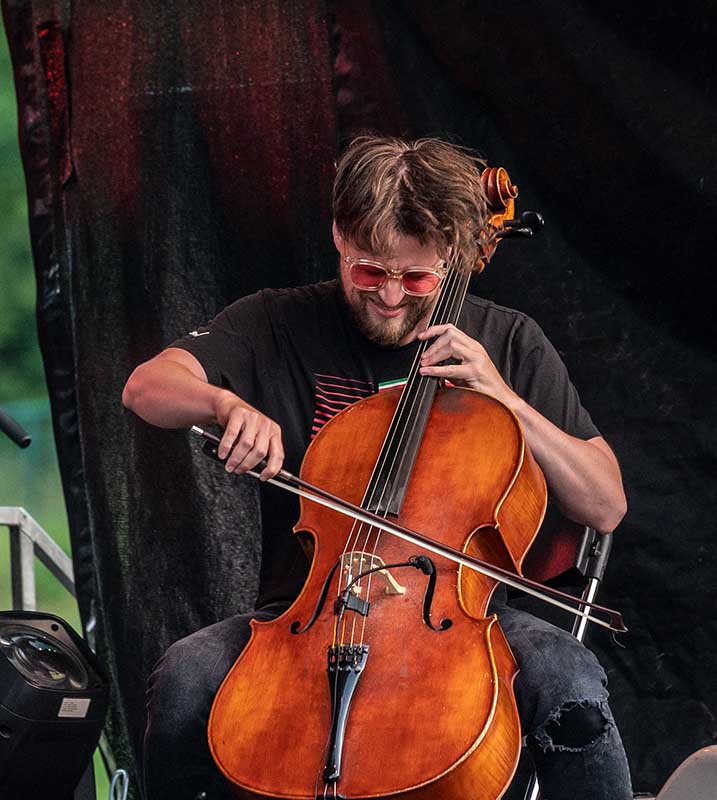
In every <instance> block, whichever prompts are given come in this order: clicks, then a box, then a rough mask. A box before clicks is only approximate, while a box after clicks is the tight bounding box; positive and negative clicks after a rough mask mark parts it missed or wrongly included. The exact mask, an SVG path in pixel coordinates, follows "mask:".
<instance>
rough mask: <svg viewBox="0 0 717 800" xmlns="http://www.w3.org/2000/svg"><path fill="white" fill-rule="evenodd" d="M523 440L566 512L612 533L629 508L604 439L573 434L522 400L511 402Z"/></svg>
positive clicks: (596, 527) (583, 522)
mask: <svg viewBox="0 0 717 800" xmlns="http://www.w3.org/2000/svg"><path fill="white" fill-rule="evenodd" d="M511 405H512V410H513V411H514V412H515V414H516V415H517V417H518V419H519V420H520V423H521V425H522V427H523V431H524V433H525V438H526V441H527V443H528V446H529V447H530V449H531V451H532V453H533V455H534V456H535V458H536V460H537V462H538V464H540V467H541V469H542V470H543V472H544V474H545V480H546V481H547V483H548V487H549V489H550V492H551V494H552V495H553V497H554V499H555V500H556V502H557V503H558V505H559V506H560V508H561V510H562V511H563V513H564V514H565V515H566V516H567V517H569V518H570V519H572V520H574V521H575V522H579V523H580V524H582V525H590V526H591V527H593V528H595V529H596V530H598V531H600V532H601V533H610V532H611V531H613V530H614V529H615V528H616V527H617V525H618V524H619V522H620V520H621V519H622V518H623V516H624V515H625V511H626V510H627V502H626V500H625V493H624V490H623V486H622V477H621V475H620V468H619V467H618V464H617V461H616V460H615V457H614V456H613V455H612V453H611V451H610V450H609V448H607V446H606V445H604V443H602V440H600V443H598V441H584V440H582V439H577V438H575V437H574V436H570V435H569V434H567V433H565V432H564V431H562V430H560V428H558V427H556V426H555V425H553V423H552V422H550V421H549V420H547V419H546V418H545V417H543V416H542V415H541V414H539V413H538V412H537V411H536V410H535V409H534V408H531V406H530V405H528V404H527V403H526V402H525V401H524V400H520V399H518V400H516V402H515V403H513V404H511Z"/></svg>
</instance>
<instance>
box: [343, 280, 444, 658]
mask: <svg viewBox="0 0 717 800" xmlns="http://www.w3.org/2000/svg"><path fill="white" fill-rule="evenodd" d="M455 273H456V270H455V268H449V273H448V275H447V278H446V282H445V283H444V286H443V287H442V291H441V292H440V294H439V297H438V301H437V303H436V307H434V310H433V312H432V314H431V324H433V321H434V320H436V319H440V317H441V316H442V314H443V313H445V312H444V310H443V307H444V306H445V305H446V303H448V305H449V306H450V305H451V294H452V293H454V290H453V288H452V284H453V283H454V281H453V280H452V279H453V278H454V276H455ZM446 298H448V299H447V300H446ZM426 346H427V342H421V344H420V346H419V348H418V349H417V351H416V355H415V357H414V359H413V363H412V365H411V368H410V370H409V375H408V379H407V387H408V389H409V391H404V393H403V394H402V395H401V398H400V400H399V404H398V407H397V409H396V411H395V412H394V416H393V419H392V421H391V425H390V426H389V429H388V431H387V434H386V437H385V438H384V441H383V444H382V446H381V451H380V453H381V455H380V456H379V459H378V461H377V463H376V464H375V465H374V468H373V470H372V473H371V477H370V478H369V482H368V485H367V489H366V492H365V494H364V499H363V501H362V506H364V507H365V506H366V504H369V505H370V504H371V503H373V502H374V501H375V499H376V492H377V491H378V487H379V483H380V481H379V476H380V475H381V474H382V472H384V471H385V466H386V463H387V460H388V458H389V457H390V451H391V448H392V446H393V445H394V443H395V440H396V435H397V433H398V431H400V430H401V428H402V427H403V428H404V431H403V433H401V439H400V441H399V443H398V445H397V446H396V447H397V449H400V444H401V442H402V441H403V437H404V436H405V433H406V431H405V427H406V418H407V415H408V418H410V415H411V414H412V411H413V408H414V407H415V403H416V397H413V398H412V397H411V394H410V390H411V386H412V384H414V383H415V375H416V373H417V371H418V368H419V364H420V358H421V355H422V354H423V351H424V350H425V348H426ZM414 395H415V390H414ZM395 461H396V455H394V457H393V463H392V465H391V468H390V469H393V468H394V466H395ZM390 469H389V471H388V472H389V473H390ZM387 487H388V482H387V480H384V481H383V487H382V492H381V497H380V498H379V502H381V501H382V500H383V497H384V495H385V492H386V489H387ZM364 527H365V528H366V535H365V538H364V543H363V545H362V546H361V547H360V549H359V553H360V555H359V565H358V574H359V575H360V574H361V573H362V572H363V571H364V558H365V557H364V553H365V552H367V550H368V549H369V542H370V541H371V538H372V536H373V534H374V528H373V526H370V525H365V523H363V522H362V523H360V524H359V525H358V526H357V525H356V523H355V522H354V525H353V526H352V529H351V531H350V533H349V536H348V539H347V543H346V546H345V547H344V552H343V556H344V557H345V555H346V552H347V550H348V551H349V552H355V551H356V549H357V547H358V544H359V538H360V536H361V534H362V532H363V530H364ZM352 538H353V543H352V545H351V549H350V550H349V542H351V540H352ZM379 538H380V532H379V534H378V536H377V537H376V540H375V543H374V546H373V553H372V556H375V555H376V548H377V546H378V540H379ZM351 564H352V566H353V560H352V562H351ZM341 575H342V576H343V575H344V572H343V570H342V572H341ZM351 575H352V569H351V568H350V569H349V570H348V572H347V573H346V580H345V586H348V584H349V582H350V580H351ZM372 576H373V575H372V574H371V575H369V576H368V582H367V588H366V599H367V600H368V598H369V596H370V591H371V578H372ZM342 583H343V577H341V578H340V579H339V582H338V592H337V596H340V594H341V591H342V589H341V585H342ZM356 587H357V593H360V590H361V589H362V588H363V587H362V581H361V580H359V581H357V583H356ZM365 625H366V618H365V617H364V621H363V625H362V636H361V641H362V642H363V631H364V630H365ZM345 632H346V621H345V620H344V624H343V625H342V631H341V642H342V644H343V643H344V641H345ZM355 635H356V617H355V615H354V616H353V620H352V626H351V638H350V641H351V643H352V644H353V643H354V642H355Z"/></svg>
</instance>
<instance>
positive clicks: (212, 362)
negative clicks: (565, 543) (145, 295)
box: [123, 137, 632, 800]
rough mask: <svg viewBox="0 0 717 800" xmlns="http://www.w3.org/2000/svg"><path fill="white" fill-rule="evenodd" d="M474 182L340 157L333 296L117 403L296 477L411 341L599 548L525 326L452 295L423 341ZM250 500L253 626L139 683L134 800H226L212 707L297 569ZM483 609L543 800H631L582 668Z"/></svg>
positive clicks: (377, 150) (574, 402)
mask: <svg viewBox="0 0 717 800" xmlns="http://www.w3.org/2000/svg"><path fill="white" fill-rule="evenodd" d="M481 168H482V165H481V163H480V162H479V161H477V160H476V159H475V158H473V157H472V156H470V155H469V154H467V153H466V152H464V151H463V150H461V149H458V148H455V147H453V146H451V145H449V144H447V143H445V142H441V141H438V140H432V139H424V140H419V141H416V142H407V141H402V140H398V139H386V138H379V137H362V138H360V139H357V140H356V141H355V142H353V143H352V145H351V146H350V147H349V148H348V149H347V151H346V152H345V153H344V154H343V156H342V158H341V160H340V162H339V164H338V170H337V176H336V181H335V184H334V195H333V212H334V228H333V237H334V242H335V245H336V249H337V252H338V258H339V270H338V276H337V279H336V280H333V281H329V282H326V283H320V284H316V285H314V286H306V287H301V288H296V289H286V290H265V291H262V292H258V293H257V294H255V295H252V296H250V297H245V298H242V299H240V300H238V301H236V302H235V303H233V304H232V305H230V306H229V307H227V308H226V309H225V310H224V311H222V312H221V313H220V314H219V315H218V316H217V317H216V318H215V319H214V320H212V321H211V322H210V323H209V324H208V325H207V326H206V327H204V328H200V329H198V330H197V331H194V332H193V333H192V334H190V335H189V336H187V337H185V338H183V339H180V340H178V341H176V342H174V343H173V344H172V345H171V346H170V347H168V348H167V349H166V350H164V351H163V352H161V353H160V354H159V355H157V356H156V357H155V358H153V359H151V360H150V361H148V362H146V363H144V364H142V365H140V366H139V367H137V369H136V370H135V371H134V373H133V374H132V376H131V377H130V379H129V380H128V382H127V385H126V387H125V390H124V394H123V402H124V404H125V405H126V406H127V408H129V409H131V410H132V411H134V412H135V413H136V414H138V415H139V416H140V417H142V418H143V419H144V420H146V421H147V422H149V423H151V424H154V425H158V426H160V427H164V428H180V427H190V426H192V425H204V424H208V423H215V424H218V425H220V426H221V427H222V428H223V429H224V434H223V437H222V440H221V445H220V447H219V455H220V457H222V458H224V459H226V461H225V469H226V470H227V472H234V473H244V472H246V471H247V470H249V469H252V468H253V467H254V466H256V465H257V464H258V463H259V462H260V461H262V460H263V459H266V466H265V467H264V469H263V471H262V473H261V477H262V479H263V480H266V479H268V478H270V477H273V476H274V475H276V474H277V472H278V471H279V469H280V468H282V466H284V467H285V468H286V469H288V470H289V471H290V472H293V473H295V474H298V472H299V466H300V464H301V460H302V457H303V455H304V452H305V450H306V448H307V446H308V445H309V443H310V441H311V439H312V438H313V437H314V436H315V435H316V433H317V432H318V430H319V429H320V428H321V427H322V425H323V424H324V423H325V422H326V421H327V420H328V419H330V418H331V417H332V416H333V415H334V414H336V413H337V412H338V411H340V410H341V409H343V408H345V407H347V406H348V405H349V404H350V403H352V402H354V401H356V400H360V399H362V398H364V397H366V396H369V395H371V394H373V393H374V392H376V391H379V390H380V389H381V388H382V386H384V385H386V384H390V383H395V382H397V381H400V380H402V379H405V377H406V375H407V374H408V372H409V369H410V367H411V364H412V362H413V360H414V357H415V356H416V353H417V351H418V348H419V346H420V345H421V343H422V342H423V341H428V342H430V345H429V346H428V347H427V349H425V351H424V353H423V355H422V357H421V363H420V372H421V374H422V375H430V376H436V377H440V378H445V379H447V380H450V381H451V383H453V384H456V385H460V386H467V387H470V388H473V389H476V390H478V391H479V392H482V393H484V394H486V395H490V396H492V397H493V398H496V399H497V400H499V401H500V402H501V403H503V404H504V405H505V406H506V407H507V408H508V409H510V411H512V412H513V413H514V414H515V416H516V417H517V418H518V420H519V421H520V424H521V426H522V429H523V432H524V436H525V439H526V441H527V443H528V445H529V447H530V449H531V451H532V453H533V455H534V457H535V459H536V460H537V462H538V464H539V465H540V467H541V468H542V471H543V473H544V474H545V478H546V481H547V485H548V488H549V491H550V493H551V496H552V498H553V501H554V502H555V503H556V504H557V505H558V507H559V508H560V509H561V510H562V512H563V513H564V514H565V515H566V516H567V517H568V518H570V519H572V520H574V521H576V522H578V523H580V524H584V525H589V526H591V527H594V528H596V529H597V530H598V531H600V532H602V533H608V532H611V531H612V530H613V529H614V528H615V527H616V526H617V524H618V523H619V522H620V520H621V519H622V517H623V515H624V513H625V509H626V502H625V496H624V492H623V488H622V480H621V476H620V470H619V467H618V464H617V461H616V459H615V456H614V455H613V453H612V451H611V450H610V448H609V446H608V445H607V443H606V442H605V440H604V439H603V438H602V437H601V436H600V434H599V432H598V430H597V429H596V428H595V426H594V424H593V422H592V420H591V419H590V416H589V415H588V413H587V412H586V411H585V409H584V408H583V407H582V405H581V403H580V400H579V398H578V395H577V392H576V390H575V388H574V387H573V385H572V384H571V383H570V380H569V378H568V375H567V372H566V369H565V366H564V364H563V363H562V361H561V360H560V358H559V356H558V355H557V353H556V351H555V350H554V349H553V347H552V346H551V345H550V343H549V342H548V341H547V340H546V338H545V337H544V335H543V334H542V332H541V331H540V329H539V328H538V326H537V325H536V324H535V323H534V322H533V321H532V320H531V319H529V318H528V317H526V316H525V315H524V314H522V313H520V312H518V311H513V310H511V309H507V308H503V307H501V306H498V305H495V304H493V303H491V302H489V301H486V300H483V299H480V298H478V297H473V296H468V297H467V298H466V300H465V302H464V304H463V308H462V312H461V315H460V318H459V321H458V324H457V325H437V326H433V327H428V320H429V316H430V313H431V310H432V307H433V305H434V303H435V301H436V298H437V296H438V291H439V289H440V286H441V281H442V280H443V278H444V276H445V268H446V263H447V262H448V261H449V259H453V260H456V259H459V260H461V261H462V262H463V263H470V264H472V263H475V262H476V260H477V258H478V257H479V255H480V241H481V238H482V236H483V234H484V229H485V226H486V222H487V218H488V212H487V206H486V199H485V194H484V190H483V186H482V183H481V179H480V172H481ZM446 361H449V362H450V363H448V364H446V363H444V362H446ZM262 490H263V491H262V494H263V496H262V523H263V551H262V567H261V576H260V589H259V597H258V599H257V604H256V610H255V611H253V612H251V613H247V614H243V615H238V616H236V617H232V618H230V619H227V620H224V621H221V622H218V623H216V624H215V625H212V626H210V627H209V628H205V629H203V630H200V631H197V632H196V633H194V634H192V635H190V636H188V637H186V638H185V639H182V640H180V641H179V642H176V643H175V644H174V645H172V646H171V647H170V648H169V650H168V651H167V653H166V654H165V655H164V657H163V658H162V659H161V660H160V661H159V662H158V664H157V665H156V667H155V670H154V672H153V674H152V676H151V678H150V683H149V705H148V723H147V731H146V737H145V757H144V773H145V791H146V796H147V798H151V800H160V798H173V799H177V798H187V799H188V800H189V799H190V798H192V799H193V798H196V797H200V796H203V795H202V794H201V793H202V792H206V795H205V796H206V797H207V798H208V800H212V799H213V798H223V797H230V796H231V791H230V789H229V787H228V784H227V782H226V781H225V780H224V778H223V777H222V775H221V774H220V773H219V771H218V769H217V768H216V766H215V765H214V762H213V760H212V757H211V754H210V752H209V749H208V745H207V733H206V730H207V720H208V717H209V713H210V709H211V705H212V701H213V698H214V696H215V694H216V692H217V691H218V689H219V686H220V684H221V682H222V680H223V679H224V677H225V675H226V673H227V672H228V671H229V669H230V668H231V667H232V665H233V664H234V662H235V661H236V659H237V658H238V656H239V654H240V653H241V651H242V649H243V647H244V646H245V644H246V643H247V641H248V639H249V635H250V628H249V621H250V619H252V618H255V619H259V620H270V619H273V618H275V617H277V616H278V615H279V614H281V613H283V612H284V611H285V610H286V608H287V607H288V605H289V604H290V603H291V602H292V601H293V600H294V599H295V598H296V597H297V595H298V593H299V591H300V589H301V587H302V584H303V582H304V580H305V578H306V574H307V569H308V563H307V561H306V558H305V556H304V555H303V552H302V550H301V547H300V545H299V544H298V542H297V540H296V537H295V536H293V535H292V534H291V528H292V526H293V524H294V523H295V521H296V519H297V517H298V504H297V503H296V502H295V500H294V499H293V498H291V497H290V496H288V495H285V494H283V493H281V492H280V491H279V490H277V489H276V488H274V487H272V486H269V485H267V484H264V485H263V486H262ZM491 611H494V612H496V613H497V614H498V619H499V622H500V626H501V628H502V630H503V632H504V634H505V636H506V638H507V640H508V642H509V644H510V647H511V650H512V652H513V655H514V656H515V659H516V661H517V663H518V666H519V668H520V672H519V674H518V677H517V678H516V681H515V685H514V690H515V696H516V701H517V705H518V710H519V713H520V721H521V726H522V731H523V733H524V735H526V737H527V741H528V745H529V747H530V750H531V754H532V756H533V759H534V761H535V766H536V770H537V774H538V779H539V783H540V787H541V792H542V796H543V798H545V800H561V799H562V798H571V799H572V798H573V797H581V798H585V800H588V799H590V800H626V798H632V792H631V788H630V777H629V771H628V766H627V760H626V758H625V753H624V750H623V747H622V743H621V740H620V736H619V733H618V731H617V728H616V726H615V722H614V720H613V716H612V713H611V711H610V708H609V706H608V703H607V697H608V694H607V690H606V678H605V674H604V671H603V670H602V668H601V667H600V665H599V663H598V662H597V659H596V658H595V657H594V655H593V654H592V653H591V652H590V651H588V650H587V649H585V648H584V647H583V646H582V644H580V643H579V642H578V641H577V640H576V639H574V638H573V637H572V636H570V635H569V634H568V633H566V632H565V631H562V630H559V629H557V628H555V627H553V626H551V625H549V624H548V623H546V622H544V621H542V620H540V619H537V618H536V617H533V616H531V615H529V614H526V613H525V612H521V611H518V610H515V609H513V608H511V607H510V606H508V605H507V604H506V603H505V592H504V591H502V590H500V589H499V590H498V591H497V592H496V595H495V597H494V598H493V602H492V605H491ZM257 691H258V692H261V687H257ZM466 800H469V799H468V798H466Z"/></svg>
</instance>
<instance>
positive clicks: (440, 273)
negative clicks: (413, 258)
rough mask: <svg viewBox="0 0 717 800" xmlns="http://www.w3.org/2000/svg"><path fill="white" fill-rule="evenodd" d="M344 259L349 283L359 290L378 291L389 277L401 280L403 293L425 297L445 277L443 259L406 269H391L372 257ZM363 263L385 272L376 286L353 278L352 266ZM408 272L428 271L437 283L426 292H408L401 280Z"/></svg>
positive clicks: (346, 257)
mask: <svg viewBox="0 0 717 800" xmlns="http://www.w3.org/2000/svg"><path fill="white" fill-rule="evenodd" d="M344 261H345V262H346V264H347V265H348V267H349V277H350V278H351V283H352V284H353V286H354V288H356V289H358V290H359V291H360V292H378V291H380V290H381V289H383V287H384V286H385V285H386V282H387V281H388V280H389V278H395V279H397V280H399V281H401V289H402V291H403V292H404V294H407V295H410V296H411V297H427V296H428V295H429V294H431V292H434V291H435V290H436V289H437V288H438V286H439V285H440V283H441V281H442V280H443V279H444V278H445V277H446V270H445V264H446V262H445V261H439V262H438V264H436V265H435V266H433V267H409V268H408V269H406V270H398V269H391V268H390V267H387V266H386V265H385V264H382V263H381V262H380V261H374V260H373V259H372V258H357V257H355V256H344ZM360 265H364V266H367V267H375V268H376V269H381V270H383V271H384V273H385V277H384V278H383V279H382V280H381V282H380V283H379V284H378V286H374V287H370V288H367V287H366V286H359V285H358V284H357V283H356V282H355V281H354V278H353V268H354V267H355V266H360ZM410 272H422V273H426V272H428V273H430V274H431V275H436V276H437V277H438V283H437V284H436V285H435V286H434V287H433V289H431V290H430V291H428V292H410V291H408V289H406V286H405V284H404V282H403V279H404V276H405V275H407V274H408V273H410Z"/></svg>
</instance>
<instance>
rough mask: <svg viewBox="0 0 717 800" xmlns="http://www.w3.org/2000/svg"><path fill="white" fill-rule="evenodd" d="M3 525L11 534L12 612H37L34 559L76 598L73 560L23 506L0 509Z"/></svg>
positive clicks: (0, 522) (2, 507)
mask: <svg viewBox="0 0 717 800" xmlns="http://www.w3.org/2000/svg"><path fill="white" fill-rule="evenodd" d="M0 525H4V526H6V527H7V528H8V529H9V531H10V583H11V587H12V608H13V611H37V587H36V582H35V558H36V557H37V558H38V559H39V561H40V562H41V563H42V564H44V565H45V566H46V567H47V569H48V570H49V571H50V573H51V574H52V575H53V576H54V577H55V578H56V579H57V580H58V581H60V583H61V584H62V585H63V586H64V587H65V589H67V591H68V592H69V593H70V594H71V595H72V596H73V597H75V573H74V571H73V569H72V559H71V558H70V557H69V556H68V555H67V553H65V551H64V550H63V549H62V548H61V547H60V545H59V544H57V542H56V541H55V540H54V539H53V538H52V536H50V534H49V533H47V531H45V530H44V528H42V526H41V525H40V524H39V523H38V522H37V521H36V520H35V519H33V517H31V516H30V514H28V513H27V511H25V509H24V508H21V507H20V506H0Z"/></svg>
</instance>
